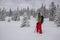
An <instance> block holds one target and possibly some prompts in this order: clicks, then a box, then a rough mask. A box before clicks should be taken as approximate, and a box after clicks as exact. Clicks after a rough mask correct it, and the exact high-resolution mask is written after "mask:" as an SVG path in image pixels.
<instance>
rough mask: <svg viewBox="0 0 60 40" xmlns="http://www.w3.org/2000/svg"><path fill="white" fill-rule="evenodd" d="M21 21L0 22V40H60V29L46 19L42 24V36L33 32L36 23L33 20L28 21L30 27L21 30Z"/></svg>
mask: <svg viewBox="0 0 60 40" xmlns="http://www.w3.org/2000/svg"><path fill="white" fill-rule="evenodd" d="M21 21H22V19H21V20H20V21H18V22H17V21H16V22H15V21H11V22H7V21H3V22H0V40H60V28H59V27H56V25H55V24H54V22H51V21H49V20H48V18H47V19H44V23H43V24H42V26H43V27H42V28H43V34H38V33H36V32H34V31H35V27H36V23H37V21H36V19H35V18H33V17H31V20H29V21H30V27H23V28H21V27H20V26H21V23H22V22H21Z"/></svg>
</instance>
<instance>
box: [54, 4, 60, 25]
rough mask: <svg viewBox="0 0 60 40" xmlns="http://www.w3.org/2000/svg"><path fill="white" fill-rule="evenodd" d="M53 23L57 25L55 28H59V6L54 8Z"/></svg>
mask: <svg viewBox="0 0 60 40" xmlns="http://www.w3.org/2000/svg"><path fill="white" fill-rule="evenodd" d="M54 22H55V23H56V24H57V26H60V7H59V5H57V8H56V14H55V20H54Z"/></svg>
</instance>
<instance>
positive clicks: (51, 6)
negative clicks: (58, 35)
mask: <svg viewBox="0 0 60 40" xmlns="http://www.w3.org/2000/svg"><path fill="white" fill-rule="evenodd" d="M49 10H50V14H49V15H50V17H49V20H50V21H54V18H55V13H56V6H55V4H54V2H52V3H51V5H50V8H49Z"/></svg>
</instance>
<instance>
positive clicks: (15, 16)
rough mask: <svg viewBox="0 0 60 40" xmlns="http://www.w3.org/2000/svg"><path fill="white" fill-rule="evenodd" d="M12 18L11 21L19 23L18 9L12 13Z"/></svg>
mask: <svg viewBox="0 0 60 40" xmlns="http://www.w3.org/2000/svg"><path fill="white" fill-rule="evenodd" d="M14 13H15V14H14V16H13V17H12V20H13V21H20V14H19V9H18V7H17V11H15V12H14Z"/></svg>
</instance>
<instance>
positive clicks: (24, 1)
mask: <svg viewBox="0 0 60 40" xmlns="http://www.w3.org/2000/svg"><path fill="white" fill-rule="evenodd" d="M52 1H54V2H55V4H59V2H60V0H0V7H1V8H3V7H5V8H6V9H9V8H12V9H16V8H17V6H18V7H19V8H26V7H27V6H29V8H39V7H41V4H42V3H43V4H44V5H45V4H46V7H47V8H48V6H49V5H50V3H51V2H52Z"/></svg>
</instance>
